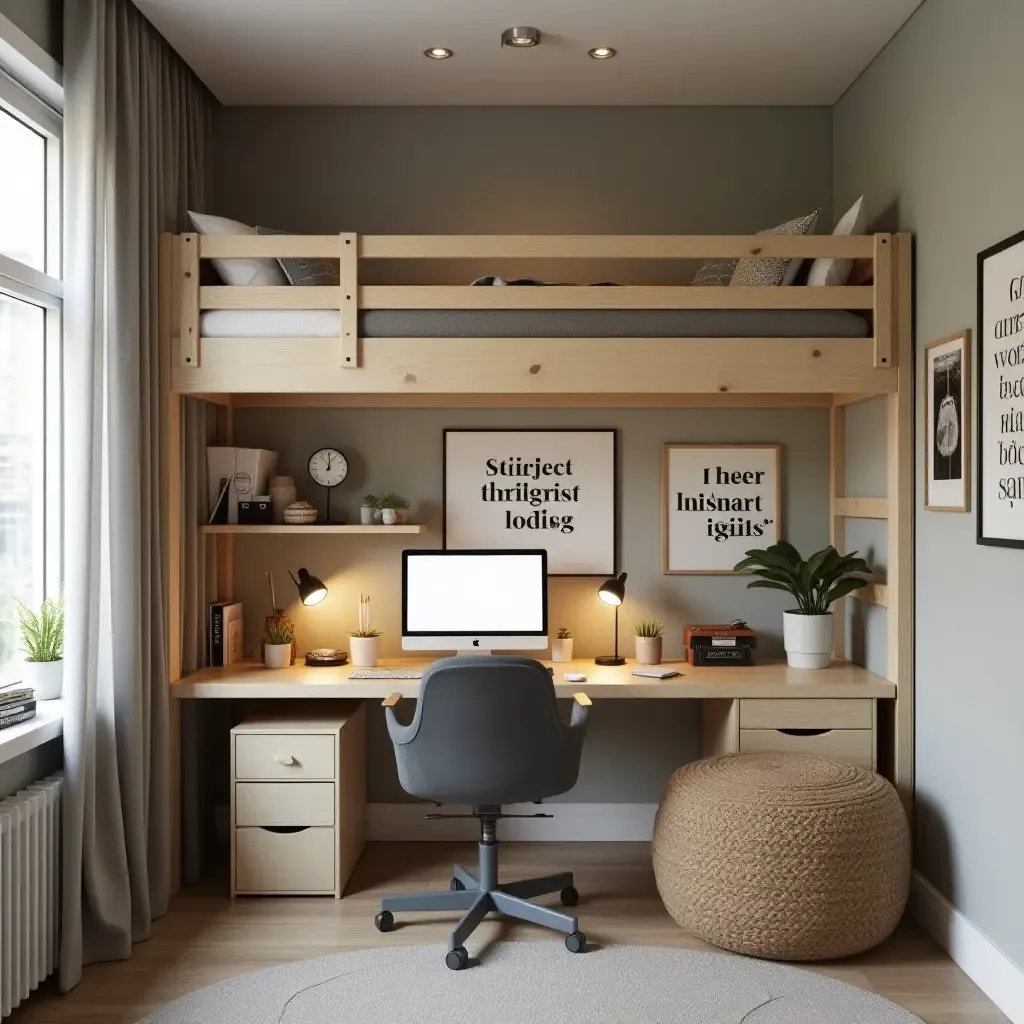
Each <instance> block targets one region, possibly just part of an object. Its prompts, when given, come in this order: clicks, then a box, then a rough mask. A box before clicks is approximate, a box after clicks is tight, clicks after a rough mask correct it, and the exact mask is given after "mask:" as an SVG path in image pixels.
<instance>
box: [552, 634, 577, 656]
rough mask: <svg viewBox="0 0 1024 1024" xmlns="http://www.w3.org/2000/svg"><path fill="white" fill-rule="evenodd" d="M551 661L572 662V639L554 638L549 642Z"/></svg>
mask: <svg viewBox="0 0 1024 1024" xmlns="http://www.w3.org/2000/svg"><path fill="white" fill-rule="evenodd" d="M551 660H552V661H572V637H569V638H568V639H566V640H559V639H558V637H555V639H554V640H552V641H551Z"/></svg>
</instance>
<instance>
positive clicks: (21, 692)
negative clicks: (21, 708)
mask: <svg viewBox="0 0 1024 1024" xmlns="http://www.w3.org/2000/svg"><path fill="white" fill-rule="evenodd" d="M35 695H36V691H35V690H33V689H32V687H31V686H19V687H18V688H17V689H16V690H0V708H5V707H7V706H8V705H10V704H22V703H24V702H25V701H27V700H32V699H33V698H34V697H35Z"/></svg>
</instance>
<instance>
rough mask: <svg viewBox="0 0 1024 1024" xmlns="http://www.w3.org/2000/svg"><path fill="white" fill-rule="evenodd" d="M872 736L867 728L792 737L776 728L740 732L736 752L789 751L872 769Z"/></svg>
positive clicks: (790, 734)
mask: <svg viewBox="0 0 1024 1024" xmlns="http://www.w3.org/2000/svg"><path fill="white" fill-rule="evenodd" d="M874 737H875V734H874V731H873V730H871V729H832V730H830V731H829V732H820V733H812V734H811V735H801V734H796V735H793V734H792V733H787V732H780V731H779V730H778V729H740V753H741V754H758V753H762V752H764V751H773V752H774V751H790V752H792V753H796V754H820V755H821V756H822V757H831V758H834V759H835V760H836V761H849V762H850V763H851V764H859V765H861V766H862V767H864V768H872V769H873V768H874V766H875V765H874Z"/></svg>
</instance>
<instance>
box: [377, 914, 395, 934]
mask: <svg viewBox="0 0 1024 1024" xmlns="http://www.w3.org/2000/svg"><path fill="white" fill-rule="evenodd" d="M373 923H374V925H375V926H376V928H377V931H379V932H390V931H393V930H394V927H395V915H394V914H392V913H391V911H390V910H382V911H381V912H380V913H379V914H378V915H377V916H376V917H375V918H374V919H373Z"/></svg>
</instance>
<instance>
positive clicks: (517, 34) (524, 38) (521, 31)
mask: <svg viewBox="0 0 1024 1024" xmlns="http://www.w3.org/2000/svg"><path fill="white" fill-rule="evenodd" d="M539 43H540V29H539V28H530V26H529V25H525V26H520V27H517V28H507V29H505V31H504V32H502V33H501V45H502V46H522V47H524V48H525V47H528V46H537V45H539Z"/></svg>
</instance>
